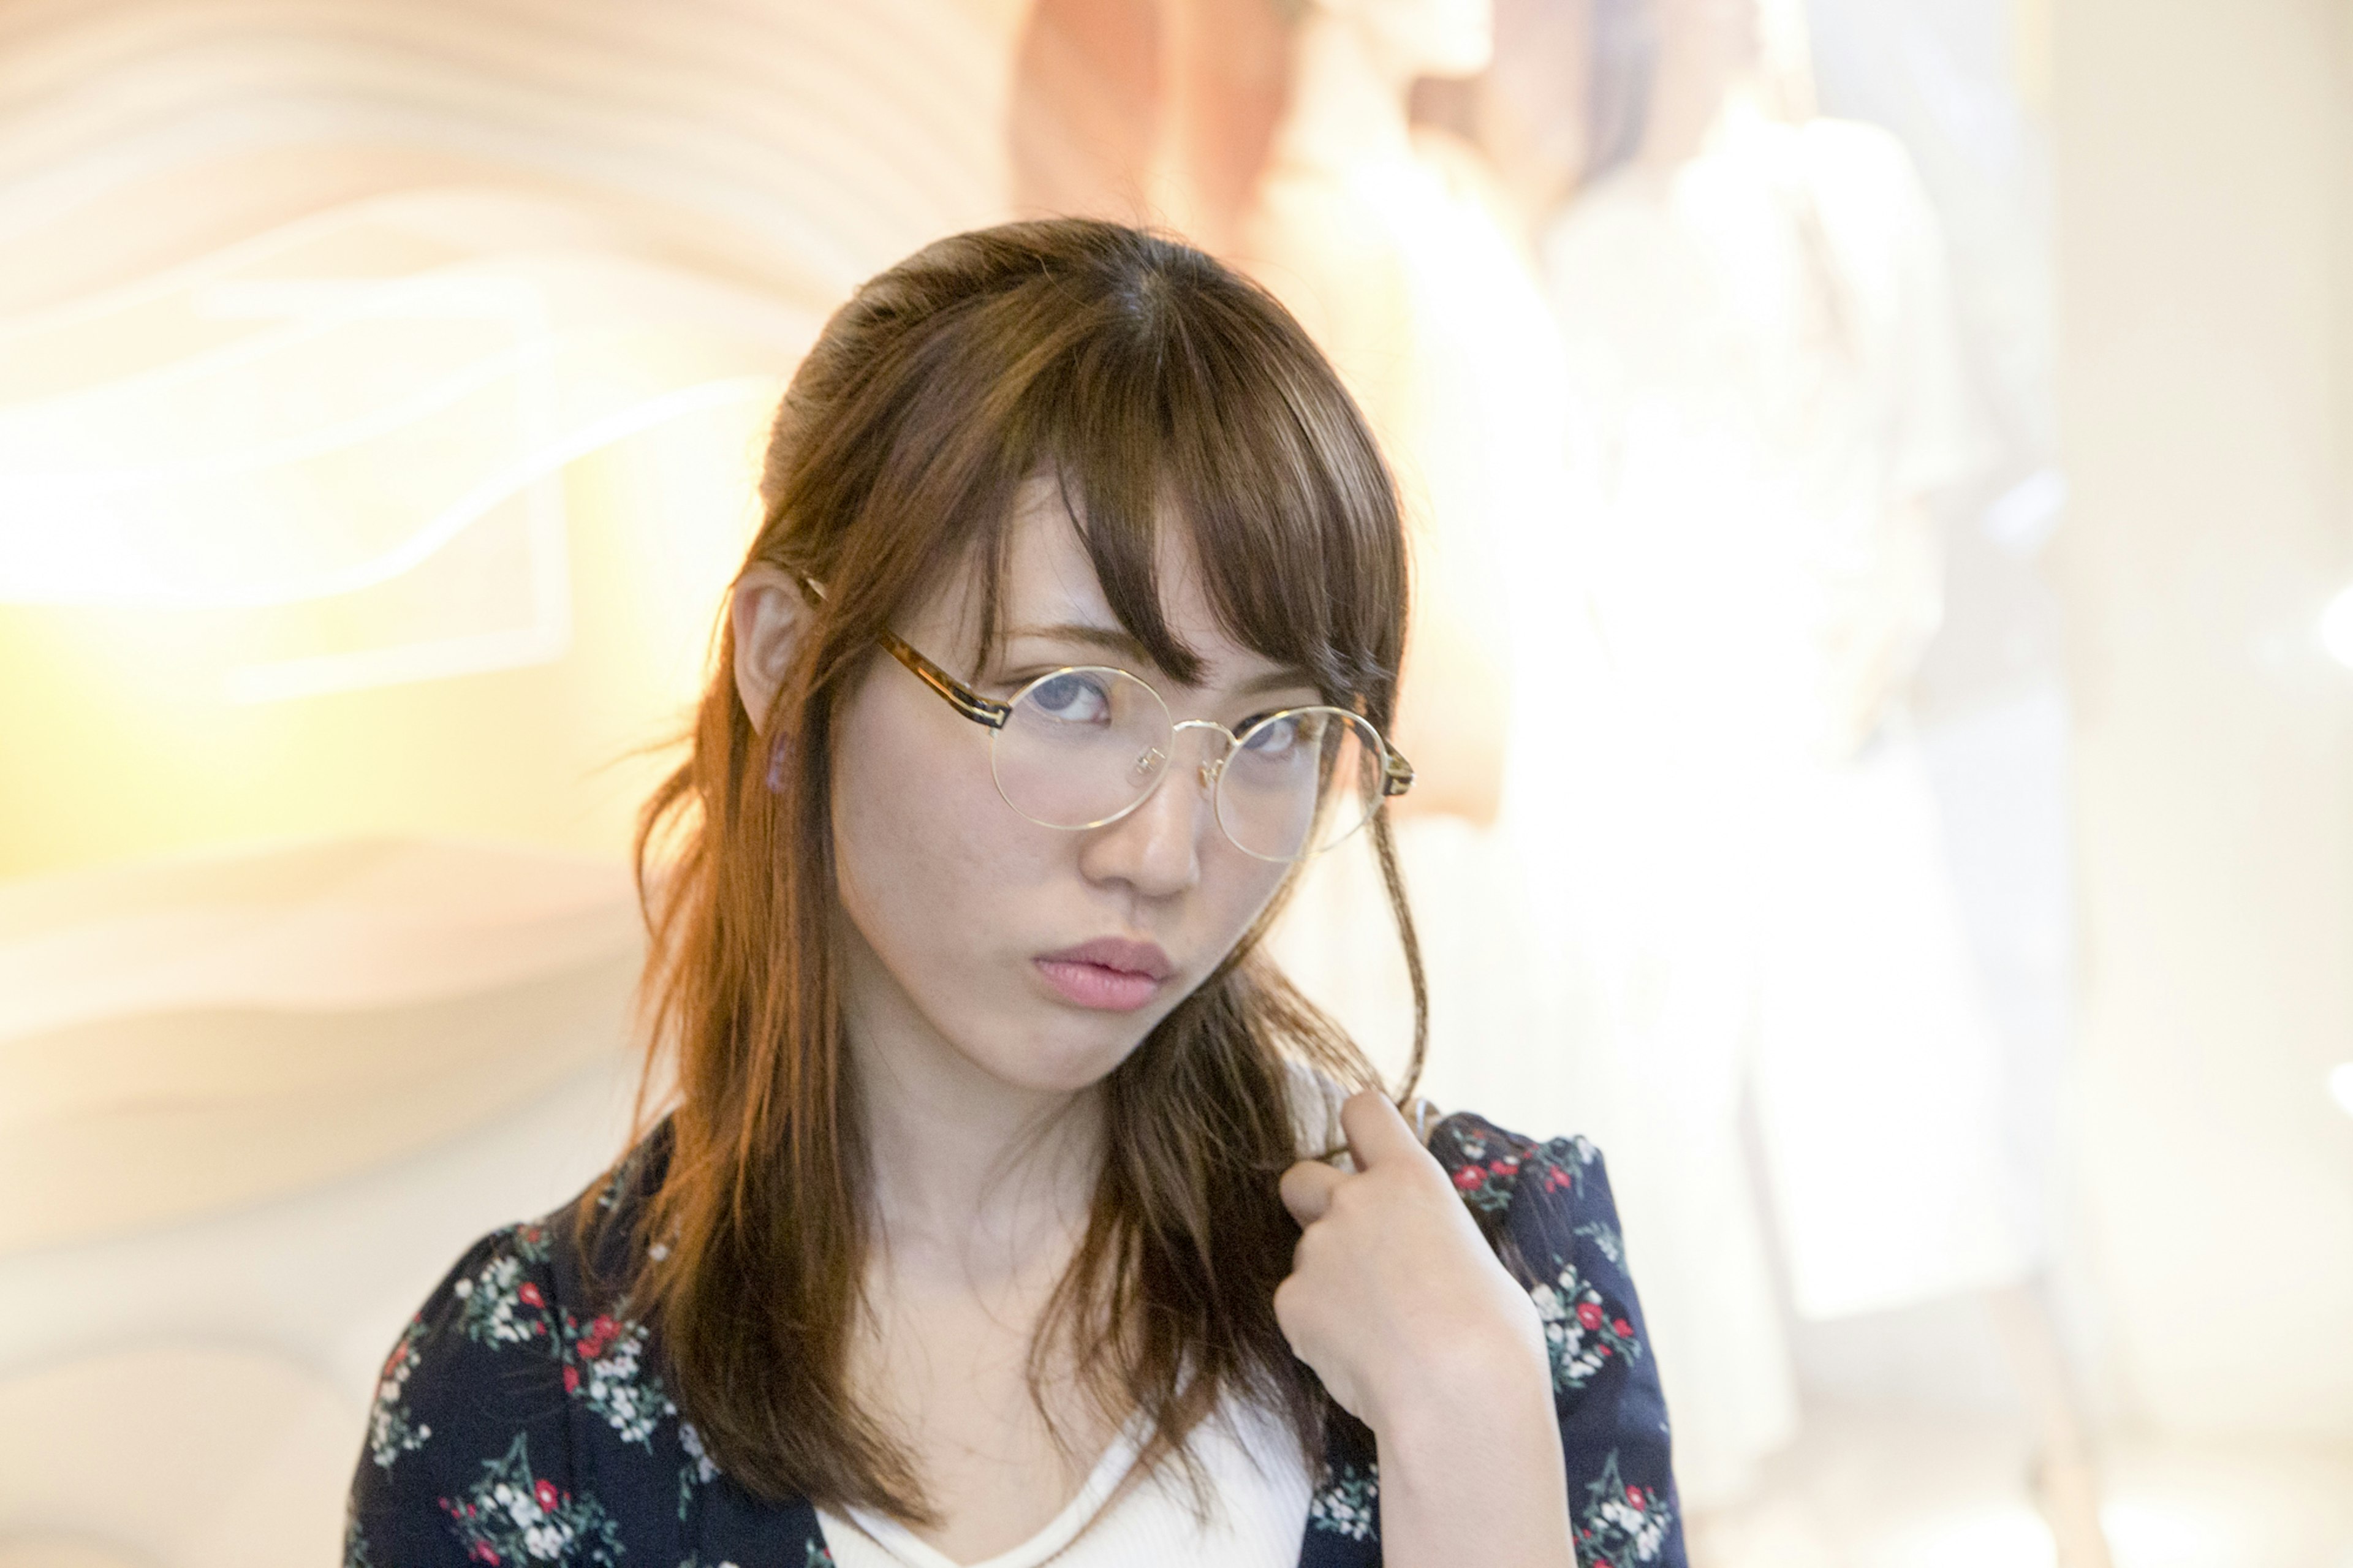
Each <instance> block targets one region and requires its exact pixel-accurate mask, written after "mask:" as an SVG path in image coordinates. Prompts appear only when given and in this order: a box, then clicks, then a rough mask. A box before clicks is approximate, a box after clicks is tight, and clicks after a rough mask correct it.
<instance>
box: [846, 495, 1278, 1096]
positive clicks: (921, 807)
mask: <svg viewBox="0 0 2353 1568" xmlns="http://www.w3.org/2000/svg"><path fill="white" fill-rule="evenodd" d="M1161 538H1162V540H1163V542H1164V554H1163V556H1162V559H1161V562H1160V567H1161V572H1162V593H1163V596H1164V599H1165V601H1166V608H1167V614H1168V621H1169V626H1170V627H1171V629H1172V630H1173V631H1174V632H1175V634H1176V637H1177V638H1178V639H1179V640H1181V641H1182V642H1183V643H1184V644H1185V645H1186V646H1187V647H1191V648H1193V649H1195V650H1196V651H1198V652H1199V653H1200V654H1201V655H1202V656H1203V657H1204V659H1205V661H1206V663H1205V667H1204V668H1203V670H1202V671H1201V674H1200V680H1201V684H1199V685H1196V686H1186V685H1180V684H1178V683H1177V682H1176V681H1175V680H1174V679H1171V678H1169V677H1168V676H1167V675H1166V674H1165V673H1163V672H1162V671H1160V670H1159V669H1157V668H1153V667H1152V665H1151V664H1150V662H1149V660H1148V659H1147V658H1145V654H1144V651H1143V649H1142V648H1140V647H1136V646H1135V645H1134V642H1133V641H1132V639H1131V638H1129V637H1128V636H1127V634H1126V633H1125V632H1124V631H1123V630H1122V629H1121V627H1120V625H1119V621H1118V619H1117V618H1116V617H1115V616H1113V614H1112V612H1111V608H1110V605H1109V604H1108V602H1107V601H1106V600H1105V598H1104V595H1103V588H1102V585H1101V584H1099V583H1097V582H1096V580H1095V574H1094V570H1093V567H1092V565H1091V563H1089V561H1088V559H1087V554H1086V550H1085V547H1084V545H1083V544H1082V542H1081V541H1080V538H1079V535H1078V532H1077V530H1076V528H1075V526H1074V525H1073V524H1072V522H1071V520H1070V517H1069V515H1068V513H1067V512H1066V511H1065V510H1063V507H1062V504H1061V501H1060V494H1059V490H1058V489H1057V488H1056V487H1055V486H1054V485H1053V484H1052V483H1051V482H1050V481H1046V480H1032V481H1031V482H1030V483H1029V485H1027V486H1026V487H1024V489H1023V490H1022V492H1021V499H1020V503H1019V505H1018V509H1017V511H1016V515H1015V518H1014V522H1013V533H1012V538H1011V541H1010V545H1009V550H1008V558H1007V562H1006V569H1005V574H1004V579H1003V582H1002V584H1001V593H1002V604H1001V616H1002V619H1001V623H1000V627H1001V630H1000V635H999V637H998V638H997V652H996V655H995V662H994V663H993V664H992V666H991V667H990V668H986V669H980V670H975V669H972V668H969V660H970V658H971V651H970V650H972V649H973V648H974V647H976V646H977V644H978V641H979V632H980V630H981V627H980V625H979V619H978V617H979V614H980V605H979V598H980V595H979V591H978V584H976V582H974V581H973V578H974V576H975V575H976V574H970V573H967V574H961V575H960V577H959V578H958V580H957V581H956V582H955V584H952V585H951V587H950V588H949V589H947V590H946V591H944V592H943V593H941V594H939V595H935V596H934V598H933V599H932V600H931V601H930V602H929V603H926V604H923V605H921V606H919V607H918V608H917V609H916V610H915V611H914V612H913V613H912V614H909V615H906V616H903V617H902V619H901V621H900V622H899V624H898V626H897V627H896V629H897V630H898V632H899V634H900V635H901V636H902V637H905V638H906V639H907V641H908V642H910V643H912V644H913V646H914V647H916V648H918V649H920V650H921V651H923V653H925V654H927V655H929V656H930V657H931V658H933V659H934V660H935V661H937V662H938V663H940V664H942V665H944V666H945V667H946V668H948V669H950V670H951V671H952V672H953V673H955V675H957V676H958V677H959V678H961V679H965V681H966V682H967V684H969V685H971V686H973V687H974V688H976V689H978V690H979V691H981V692H982V693H983V694H985V695H987V696H989V697H994V698H996V699H997V700H1007V699H1009V698H1011V697H1012V696H1013V694H1014V693H1015V692H1016V691H1017V690H1018V689H1020V687H1021V686H1023V685H1024V684H1026V683H1027V682H1028V681H1029V679H1032V678H1034V677H1036V676H1038V675H1039V674H1042V673H1044V672H1046V671H1048V670H1050V669H1053V668H1057V667H1059V666H1062V665H1085V664H1097V665H1110V666H1113V667H1116V668H1123V669H1127V670H1130V671H1132V672H1134V674H1136V675H1139V676H1141V677H1143V678H1144V679H1145V680H1146V681H1148V682H1150V683H1151V684H1152V686H1153V687H1154V688H1155V689H1157V690H1158V691H1159V693H1160V695H1161V696H1162V698H1163V699H1164V700H1166V702H1167V704H1168V708H1169V711H1170V713H1171V715H1172V716H1173V717H1174V718H1175V719H1176V720H1177V721H1184V720H1187V719H1211V720H1215V721H1219V723H1222V724H1224V725H1226V726H1227V727H1228V728H1229V729H1230V728H1232V727H1234V725H1235V723H1236V721H1239V720H1240V719H1242V718H1243V717H1245V716H1247V715H1250V714H1253V713H1261V712H1264V711H1266V710H1269V709H1271V708H1279V707H1284V706H1290V705H1293V704H1298V703H1311V702H1314V701H1317V700H1320V699H1319V696H1318V694H1317V691H1316V689H1315V688H1314V685H1313V684H1312V683H1311V682H1309V681H1308V680H1307V679H1305V677H1304V676H1303V674H1302V673H1301V672H1299V671H1295V670H1286V669H1282V668H1278V667H1277V666H1275V665H1273V664H1272V663H1271V662H1269V661H1268V660H1267V659H1265V658H1262V657H1261V656H1260V655H1258V654H1256V653H1253V652H1251V651H1250V650H1249V649H1248V648H1245V647H1241V646H1240V645H1239V644H1237V643H1235V642H1234V641H1233V640H1232V638H1231V637H1229V635H1228V634H1227V633H1226V632H1225V631H1224V630H1223V629H1222V628H1221V627H1220V626H1219V624H1218V622H1217V619H1216V616H1214V614H1213V613H1212V612H1211V610H1210V607H1209V605H1208V600H1207V599H1206V597H1205V596H1204V593H1203V587H1202V584H1201V581H1200V574H1199V571H1198V565H1197V563H1195V561H1194V559H1193V556H1192V552H1191V546H1190V544H1189V542H1188V541H1187V534H1186V531H1185V530H1184V529H1183V528H1181V527H1171V528H1166V529H1164V530H1163V531H1162V533H1161ZM1206 733H1208V732H1207V731H1198V730H1188V731H1180V732H1179V734H1178V736H1177V740H1176V746H1177V748H1178V750H1177V752H1176V759H1175V763H1176V765H1175V766H1173V767H1171V768H1169V769H1168V770H1167V771H1166V774H1165V775H1164V779H1163V782H1162V784H1161V785H1160V787H1159V789H1158V790H1157V791H1156V792H1155V794H1154V795H1152V796H1151V797H1150V798H1149V799H1148V800H1146V801H1145V803H1144V804H1143V805H1141V806H1139V807H1137V808H1136V809H1135V810H1134V811H1133V812H1131V813H1129V814H1128V815H1127V816H1124V817H1122V818H1120V819H1119V820H1118V821H1117V822H1113V823H1111V824H1108V825H1106V826H1102V827H1095V828H1089V829H1082V830H1077V831H1072V830H1067V829H1060V828H1054V827H1047V826H1039V824H1037V823H1034V822H1031V821H1029V820H1028V819H1027V818H1025V817H1023V816H1019V815H1018V814H1017V813H1016V812H1015V811H1014V810H1013V809H1012V808H1011V807H1010V806H1008V805H1006V803H1005V801H1004V799H1003V798H1002V797H1001V796H999V795H998V794H997V785H996V783H995V780H994V777H993V775H992V774H991V773H990V767H989V742H990V731H988V730H987V729H986V728H984V727H983V726H981V725H978V724H976V723H974V722H972V721H970V720H967V719H965V718H964V717H962V716H961V715H960V714H958V713H957V712H956V711H955V710H954V709H953V708H951V707H949V706H948V704H947V703H945V702H944V701H943V700H941V699H940V698H939V696H938V695H937V694H936V693H934V691H933V690H931V689H929V688H928V687H926V686H924V685H923V682H922V681H920V680H919V679H916V678H915V677H914V676H913V674H911V673H910V672H909V671H908V670H907V669H906V668H904V667H903V666H902V665H901V664H900V663H899V662H898V661H897V660H896V659H893V658H889V657H888V656H879V657H877V658H874V659H873V660H871V663H870V664H869V666H868V667H867V668H866V670H865V671H864V673H863V674H862V676H861V677H860V679H859V680H858V682H857V684H856V686H855V688H854V689H853V690H852V691H851V693H850V694H849V697H848V699H847V700H846V702H845V705H844V707H843V709H842V711H841V713H840V715H839V725H838V730H837V736H838V739H837V750H836V752H835V763H834V775H833V793H834V808H833V822H834V842H835V849H836V860H837V865H838V867H839V877H840V892H841V909H842V914H843V917H844V922H845V925H846V927H847V929H846V931H844V933H843V935H844V945H845V948H846V950H847V953H848V959H849V1008H850V1024H851V1027H852V1029H853V1031H865V1032H867V1033H868V1034H870V1035H871V1036H874V1037H877V1038H880V1036H879V1035H876V1034H875V1032H876V1031H888V1035H889V1037H890V1038H892V1039H893V1040H903V1041H908V1042H911V1043H913V1044H915V1045H916V1046H918V1047H920V1048H923V1049H925V1050H928V1051H931V1052H934V1053H941V1052H944V1053H945V1055H944V1056H943V1057H942V1058H941V1059H942V1061H943V1062H944V1064H945V1065H947V1066H949V1067H950V1068H953V1069H955V1070H957V1071H964V1070H976V1071H978V1072H980V1073H982V1074H986V1075H987V1077H989V1078H991V1079H996V1080H997V1081H998V1082H1000V1083H1002V1084H1005V1085H1008V1086H1012V1087H1016V1088H1018V1089H1026V1090H1031V1091H1038V1092H1043V1093H1049V1094H1053V1093H1068V1092H1071V1091H1073V1090H1076V1089H1082V1088H1085V1087H1086V1086H1088V1085H1090V1084H1092V1083H1094V1082H1096V1081H1097V1080H1099V1079H1102V1078H1103V1076H1104V1075H1105V1074H1107V1073H1109V1072H1110V1071H1111V1070H1112V1069H1113V1068H1115V1067H1117V1066H1118V1065H1119V1064H1120V1062H1121V1061H1122V1060H1124V1058H1126V1056H1127V1055H1128V1053H1129V1052H1131V1051H1133V1050H1134V1048H1135V1047H1137V1046H1138V1045H1139V1044H1141V1043H1142V1041H1143V1040H1144V1037H1145V1035H1147V1034H1148V1033H1150V1031H1151V1029H1152V1027H1153V1026H1155V1024H1157V1023H1159V1021H1160V1020H1161V1019H1162V1018H1164V1017H1166V1016H1167V1014H1168V1013H1169V1011H1170V1010H1171V1009H1173V1008H1174V1007H1175V1006H1176V1004H1177V1003H1179V1002H1180V1001H1182V1000H1183V999H1184V998H1185V997H1186V995H1187V994H1189V993H1190V992H1191V991H1192V990H1193V989H1194V987H1196V986H1197V985H1198V984H1200V983H1201V981H1202V980H1203V979H1204V978H1205V977H1206V976H1207V975H1208V973H1209V972H1210V971H1211V970H1212V969H1214V968H1216V967H1217V965H1218V964H1219V963H1220V962H1221V961H1223V959H1224V958H1225V956H1226V955H1227V953H1228V952H1230V951H1231V950H1232V948H1233V946H1234V943H1235V942H1237V941H1238V940H1239V939H1240V936H1241V934H1242V932H1243V931H1245V930H1246V929H1247V928H1248V927H1249V926H1250V922H1251V921H1253V920H1255V919H1256V918H1257V916H1258V914H1259V912H1260V911H1261V910H1262V909H1264V908H1265V906H1266V904H1267V901H1268V900H1270V899H1271V897H1272V896H1273V894H1274V892H1275V890H1276V889H1277V888H1278V887H1279V886H1280V885H1281V882H1282V877H1283V874H1284V872H1285V870H1286V869H1287V868H1285V867H1283V866H1282V865H1278V864H1271V863H1269V862H1267V861H1265V860H1261V859H1256V858H1252V857H1250V856H1249V855H1246V854H1244V853H1243V852H1242V851H1241V850H1240V849H1239V848H1237V847H1235V846H1234V845H1233V844H1232V843H1231V842H1230V841H1229V839H1228V838H1227V837H1225V835H1224V833H1223V831H1222V830H1220V829H1219V826H1218V824H1217V821H1216V819H1215V816H1213V813H1212V808H1211V805H1210V801H1209V798H1208V793H1207V792H1206V791H1205V790H1204V789H1203V788H1202V786H1201V784H1200V783H1199V768H1198V763H1199V762H1201V761H1202V760H1203V753H1204V752H1205V749H1206V747H1207V746H1208V744H1209V742H1218V743H1220V744H1221V743H1222V742H1219V739H1218V737H1216V736H1214V735H1210V736H1209V741H1208V742H1205V741H1204V740H1203V739H1202V738H1201V737H1202V736H1203V735H1204V734H1206ZM1090 944H1097V945H1093V946H1090Z"/></svg>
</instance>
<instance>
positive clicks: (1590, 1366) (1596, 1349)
mask: <svg viewBox="0 0 2353 1568" xmlns="http://www.w3.org/2000/svg"><path fill="white" fill-rule="evenodd" d="M1528 1299H1529V1300H1532V1301H1534V1302H1535V1308H1536V1316H1537V1317H1538V1318H1540V1319H1541V1320H1543V1321H1544V1331H1545V1346H1546V1349H1547V1350H1549V1351H1550V1352H1552V1381H1553V1386H1554V1387H1555V1388H1556V1389H1561V1390H1567V1389H1572V1388H1579V1387H1582V1386H1583V1385H1584V1384H1585V1383H1586V1381H1587V1380H1588V1378H1590V1377H1592V1376H1593V1374H1594V1373H1598V1372H1599V1371H1600V1370H1601V1369H1602V1368H1603V1367H1605V1366H1607V1365H1608V1364H1609V1361H1610V1358H1611V1357H1613V1356H1621V1355H1622V1356H1625V1357H1627V1358H1628V1359H1630V1360H1631V1359H1635V1358H1639V1357H1640V1356H1641V1353H1642V1342H1641V1340H1640V1339H1638V1338H1636V1337H1635V1334H1634V1325H1633V1324H1632V1323H1630V1322H1629V1321H1626V1319H1624V1318H1623V1317H1620V1316H1616V1315H1614V1314H1612V1313H1611V1312H1610V1311H1609V1308H1608V1306H1607V1305H1606V1304H1605V1303H1604V1302H1603V1300H1602V1299H1601V1292H1600V1291H1599V1290H1597V1289H1594V1288H1593V1287H1592V1286H1590V1285H1588V1284H1587V1283H1586V1282H1585V1281H1584V1280H1582V1279H1578V1278H1577V1266H1576V1265H1575V1264H1573V1263H1564V1264H1563V1265H1561V1269H1560V1279H1559V1283H1558V1284H1556V1285H1539V1286H1537V1287H1535V1289H1532V1290H1530V1291H1529V1292H1528Z"/></svg>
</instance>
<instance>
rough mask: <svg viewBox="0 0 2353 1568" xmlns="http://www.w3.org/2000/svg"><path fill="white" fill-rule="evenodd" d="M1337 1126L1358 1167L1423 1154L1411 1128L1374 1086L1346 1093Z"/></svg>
mask: <svg viewBox="0 0 2353 1568" xmlns="http://www.w3.org/2000/svg"><path fill="white" fill-rule="evenodd" d="M1340 1130H1341V1131H1344V1132H1345V1133H1346V1134H1347V1135H1348V1152H1349V1153H1351V1154H1353V1155H1354V1156H1356V1169H1358V1170H1360V1171H1369V1170H1372V1169H1374V1168H1375V1167H1376V1166H1379V1165H1387V1164H1394V1163H1396V1162H1398V1161H1399V1160H1410V1159H1412V1158H1413V1157H1414V1156H1416V1155H1418V1154H1423V1150H1422V1147H1421V1145H1420V1144H1419V1142H1416V1141H1415V1139H1414V1136H1413V1129H1412V1128H1410V1127H1408V1126H1407V1125H1406V1123H1405V1118H1404V1117H1403V1116H1400V1115H1399V1114H1398V1108H1397V1107H1396V1106H1394V1105H1392V1104H1390V1103H1389V1101H1388V1097H1387V1096H1385V1095H1383V1094H1382V1093H1381V1092H1380V1090H1378V1089H1360V1090H1358V1091H1357V1092H1356V1093H1355V1094H1352V1095H1350V1096H1349V1097H1348V1100H1347V1103H1345V1104H1344V1105H1343V1106H1341V1107H1340ZM1424 1157H1425V1158H1427V1156H1426V1155H1424Z"/></svg>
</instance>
